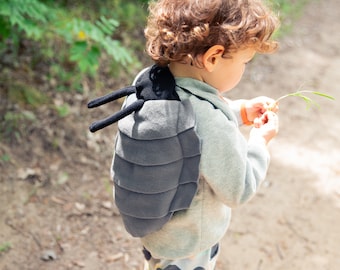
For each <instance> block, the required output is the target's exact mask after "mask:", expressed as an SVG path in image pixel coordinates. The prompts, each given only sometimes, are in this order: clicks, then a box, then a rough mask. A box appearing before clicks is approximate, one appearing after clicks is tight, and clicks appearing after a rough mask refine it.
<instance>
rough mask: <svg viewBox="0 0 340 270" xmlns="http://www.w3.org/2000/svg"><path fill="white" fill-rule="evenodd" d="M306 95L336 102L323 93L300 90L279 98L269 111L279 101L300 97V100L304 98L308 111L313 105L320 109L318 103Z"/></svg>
mask: <svg viewBox="0 0 340 270" xmlns="http://www.w3.org/2000/svg"><path fill="white" fill-rule="evenodd" d="M304 93H310V94H314V95H318V96H321V97H324V98H328V99H331V100H335V98H334V97H332V96H330V95H327V94H325V93H321V92H318V91H311V90H300V91H296V92H294V93H289V94H286V95H283V96H281V97H279V98H277V99H276V100H275V102H274V103H273V104H272V105H271V106H270V108H269V109H270V110H271V109H272V108H273V107H274V106H275V105H276V104H278V103H279V101H281V100H282V99H285V98H287V97H300V98H302V99H303V100H304V101H305V102H306V105H307V109H309V108H310V107H311V106H313V105H314V106H316V107H320V106H319V104H318V103H317V102H315V101H314V100H312V99H311V98H310V97H308V96H306V95H305V94H304Z"/></svg>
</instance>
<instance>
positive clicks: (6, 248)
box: [0, 242, 12, 255]
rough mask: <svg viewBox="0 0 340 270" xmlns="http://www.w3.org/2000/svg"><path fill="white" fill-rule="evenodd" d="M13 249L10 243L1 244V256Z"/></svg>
mask: <svg viewBox="0 0 340 270" xmlns="http://www.w3.org/2000/svg"><path fill="white" fill-rule="evenodd" d="M11 248H12V245H11V243H9V242H4V243H2V244H0V255H1V254H2V253H5V252H7V251H9V250H10V249H11Z"/></svg>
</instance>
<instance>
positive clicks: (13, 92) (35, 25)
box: [0, 0, 310, 139]
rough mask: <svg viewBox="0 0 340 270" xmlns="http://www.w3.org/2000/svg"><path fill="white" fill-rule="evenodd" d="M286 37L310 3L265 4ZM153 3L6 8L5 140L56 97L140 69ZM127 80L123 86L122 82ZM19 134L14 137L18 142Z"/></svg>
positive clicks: (2, 8) (1, 97) (0, 90)
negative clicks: (275, 14) (276, 13)
mask: <svg viewBox="0 0 340 270" xmlns="http://www.w3.org/2000/svg"><path fill="white" fill-rule="evenodd" d="M267 1H270V2H271V3H272V4H273V6H274V8H277V10H278V11H279V13H280V14H281V18H282V21H283V23H282V24H283V27H282V30H281V31H280V33H284V32H285V31H286V29H289V28H290V26H291V25H292V23H291V21H292V20H293V19H294V18H296V17H297V16H299V14H300V13H301V11H302V10H303V6H304V5H305V3H306V2H308V1H310V0H267ZM147 2H148V1H147V0H101V1H100V0H94V1H80V0H73V1H69V0H44V1H43V0H3V1H0V69H1V70H2V72H1V73H0V139H3V138H7V137H14V138H20V134H21V133H22V132H23V130H26V129H25V127H26V126H28V125H29V124H31V123H34V122H35V121H36V119H37V116H36V114H37V110H38V108H40V107H41V106H42V105H46V106H47V107H48V108H50V109H52V110H54V112H55V114H56V115H57V116H58V117H66V116H68V115H69V113H70V108H69V105H68V104H65V103H63V102H61V103H60V102H59V103H58V105H55V103H54V102H53V100H52V99H53V96H54V95H55V93H56V92H66V93H70V92H71V93H74V92H77V93H79V94H80V95H81V94H87V93H88V91H89V90H91V91H96V90H98V89H103V88H105V82H106V80H107V79H108V78H117V77H118V76H119V78H123V79H124V78H125V77H126V76H130V75H131V76H132V75H133V74H135V73H136V71H137V70H138V69H139V68H140V67H141V61H142V58H141V54H142V52H143V50H144V38H143V27H144V25H145V19H146V14H147ZM123 79H122V80H123ZM13 135H14V136H13Z"/></svg>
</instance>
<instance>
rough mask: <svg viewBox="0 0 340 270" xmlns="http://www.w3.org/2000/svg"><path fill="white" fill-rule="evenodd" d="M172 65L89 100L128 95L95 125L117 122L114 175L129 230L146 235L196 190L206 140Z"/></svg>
mask: <svg viewBox="0 0 340 270" xmlns="http://www.w3.org/2000/svg"><path fill="white" fill-rule="evenodd" d="M175 87H176V83H175V79H174V77H173V76H172V74H171V72H170V70H169V69H168V68H167V67H159V66H157V65H154V66H152V67H149V68H148V69H146V70H144V71H143V72H142V73H141V74H140V75H139V76H138V77H137V79H136V80H135V83H134V85H132V86H128V87H125V88H122V89H120V90H117V91H114V92H112V93H110V94H108V95H105V96H103V97H100V98H97V99H94V100H92V101H90V102H89V103H88V107H89V108H94V107H97V106H100V105H103V104H105V103H108V102H111V101H114V100H116V99H118V98H121V97H124V96H126V100H125V102H124V104H123V107H122V109H121V110H120V111H118V112H116V113H115V114H113V115H112V116H110V117H107V118H105V119H103V120H99V121H96V122H94V123H93V124H91V126H90V131H91V132H96V131H97V130H100V129H102V128H105V127H106V126H108V125H111V124H113V123H115V122H117V121H118V132H117V137H116V142H115V153H114V157H113V162H112V176H113V180H114V186H115V188H114V189H115V202H116V205H117V207H118V209H119V211H120V214H121V216H122V219H123V222H124V225H125V228H126V230H127V231H128V232H129V233H130V234H131V235H132V236H134V237H143V236H145V235H147V234H150V233H152V232H155V231H158V230H160V229H161V228H162V227H163V226H164V225H165V224H166V223H167V222H168V221H169V220H170V219H171V218H172V216H173V215H175V214H176V212H177V211H180V210H184V209H188V208H189V206H190V204H191V202H192V199H193V197H194V196H195V194H196V192H197V187H198V179H199V163H200V157H201V143H200V140H199V137H198V136H197V134H196V132H195V124H196V123H195V116H194V112H193V108H192V106H191V103H190V101H189V100H180V98H179V96H178V94H177V93H176V91H175Z"/></svg>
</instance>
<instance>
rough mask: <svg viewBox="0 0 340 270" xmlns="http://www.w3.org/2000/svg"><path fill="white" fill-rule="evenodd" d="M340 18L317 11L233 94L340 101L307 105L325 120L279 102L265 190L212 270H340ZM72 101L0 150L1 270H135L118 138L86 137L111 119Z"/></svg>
mask: <svg viewBox="0 0 340 270" xmlns="http://www.w3.org/2000/svg"><path fill="white" fill-rule="evenodd" d="M339 18H340V3H339V2H338V0H328V1H312V2H311V3H310V4H309V5H308V6H307V8H306V10H305V11H304V13H303V15H302V17H301V18H300V19H299V20H298V21H297V22H296V23H295V24H294V29H293V31H292V32H291V33H290V34H289V35H287V36H285V37H284V38H283V39H282V40H281V48H280V50H279V52H277V53H276V54H274V55H268V56H267V55H266V56H258V57H257V58H256V60H255V61H253V62H252V63H250V64H249V66H248V69H247V71H246V74H245V76H244V78H243V80H242V82H241V84H240V85H239V86H238V87H237V89H235V90H233V91H232V92H231V93H230V94H228V97H230V98H235V99H236V98H250V97H255V96H258V95H268V96H270V97H273V98H277V97H279V96H281V95H283V94H286V93H289V92H294V91H296V90H299V89H311V90H316V91H320V92H324V93H327V94H330V95H332V96H334V97H335V98H336V101H330V100H328V99H325V98H322V97H317V96H311V97H312V98H313V99H314V100H315V101H317V102H318V103H319V104H320V109H315V108H312V109H309V110H306V108H305V103H304V102H303V101H302V100H300V99H299V98H297V97H290V98H288V99H286V100H283V101H282V102H281V103H280V113H279V116H280V133H279V135H278V136H277V137H276V138H275V140H274V141H273V142H271V144H270V146H269V147H270V152H271V154H272V160H271V167H270V170H269V173H268V176H267V179H266V181H265V182H264V184H263V185H262V187H261V189H260V191H259V193H258V194H257V196H256V197H255V198H254V199H253V200H252V201H251V202H249V203H248V204H246V205H244V206H242V207H239V208H237V209H235V210H234V212H233V219H232V222H231V226H230V229H229V231H228V233H227V234H226V236H225V237H224V238H223V240H222V243H221V253H220V258H219V262H218V265H217V270H274V269H275V270H337V269H340V167H339V164H340V152H339V150H340V136H339V134H340V123H339V120H338V115H339V114H340V106H339V100H340V86H339V82H340V77H339V75H340V45H339V44H340V31H339V29H340V20H339ZM70 95H71V94H70ZM95 95H96V93H92V94H90V96H91V97H93V96H95ZM57 98H58V96H57ZM69 100H72V104H71V105H72V113H71V115H69V116H67V117H65V118H64V119H62V121H60V120H58V118H57V117H56V116H54V115H51V114H50V112H49V111H48V110H43V109H41V115H40V116H41V117H40V118H39V119H42V120H41V122H38V123H34V124H33V125H32V126H29V127H27V134H28V135H27V136H26V137H23V138H21V139H20V140H17V143H16V144H15V145H13V144H6V143H4V142H2V143H0V156H2V157H3V156H5V155H7V156H9V157H10V159H9V160H5V159H2V160H0V168H1V174H0V217H1V219H0V269H2V270H17V269H18V270H25V269H29V270H38V269H41V270H49V269H51V270H52V269H53V270H58V269H87V270H101V269H103V270H104V269H124V270H125V269H128V270H141V269H142V267H141V264H142V255H141V253H140V246H139V242H138V240H136V239H133V238H131V237H130V236H129V235H128V234H127V233H126V232H125V231H124V229H123V225H122V222H121V220H120V217H119V214H118V212H117V209H116V207H115V206H114V205H113V202H112V195H111V194H112V190H111V182H110V179H109V166H110V162H111V154H112V148H113V137H114V133H115V127H111V128H108V129H106V130H103V131H101V132H97V133H96V134H91V133H90V132H88V131H87V126H88V124H89V123H90V122H91V121H93V120H94V119H98V118H100V117H102V116H103V115H105V114H107V113H109V110H110V108H102V109H97V110H96V111H94V112H89V111H88V110H87V109H86V103H87V101H88V100H87V98H86V99H85V98H84V97H83V96H81V95H74V96H73V97H70V99H69ZM111 109H112V108H111ZM242 130H243V131H244V132H245V135H246V134H247V132H248V131H249V128H242ZM47 138H54V139H53V140H48V139H47Z"/></svg>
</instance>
